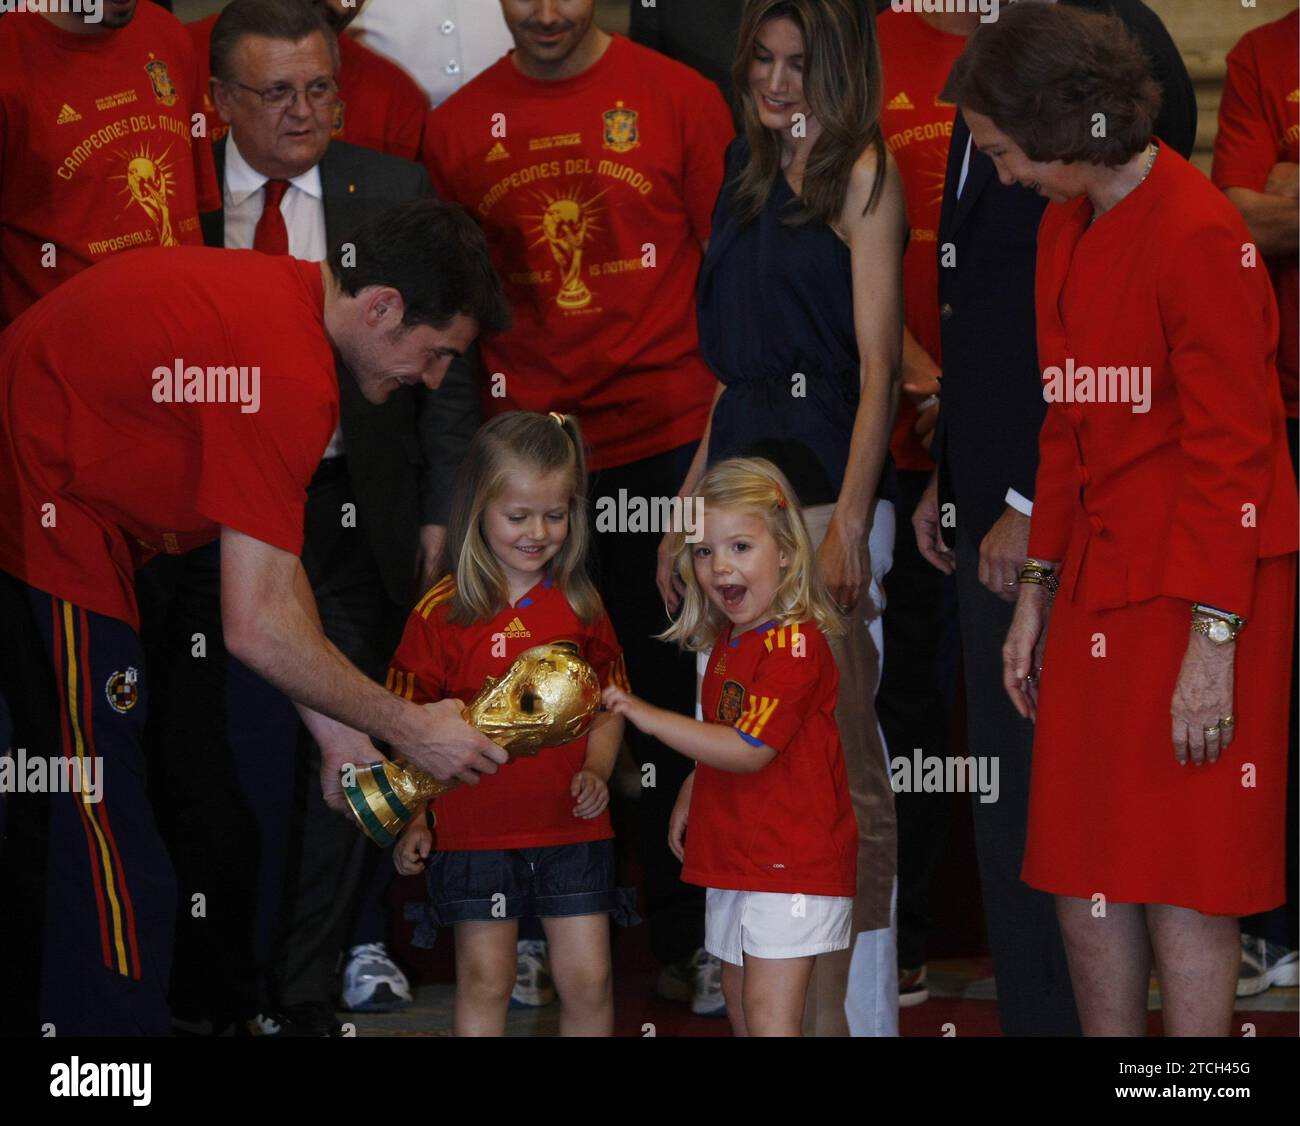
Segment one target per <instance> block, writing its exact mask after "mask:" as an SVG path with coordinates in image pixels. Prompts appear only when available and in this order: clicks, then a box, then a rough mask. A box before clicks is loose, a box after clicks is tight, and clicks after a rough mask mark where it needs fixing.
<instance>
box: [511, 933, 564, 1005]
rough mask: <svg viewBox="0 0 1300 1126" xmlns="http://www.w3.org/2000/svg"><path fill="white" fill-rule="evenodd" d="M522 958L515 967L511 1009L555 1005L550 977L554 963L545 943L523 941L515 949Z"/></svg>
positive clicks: (543, 940) (517, 955)
mask: <svg viewBox="0 0 1300 1126" xmlns="http://www.w3.org/2000/svg"><path fill="white" fill-rule="evenodd" d="M515 953H516V957H517V958H518V959H519V961H518V964H517V966H516V968H515V987H514V989H513V990H512V991H511V993H510V1007H511V1008H512V1009H543V1008H545V1007H546V1006H547V1005H550V1004H554V1002H555V997H556V993H555V982H554V980H553V979H552V978H551V960H550V958H549V957H547V954H546V940H545V939H541V938H525V939H521V940H520V942H519V943H518V945H517V946H516V948H515Z"/></svg>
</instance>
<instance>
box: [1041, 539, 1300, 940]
mask: <svg viewBox="0 0 1300 1126" xmlns="http://www.w3.org/2000/svg"><path fill="white" fill-rule="evenodd" d="M1295 584H1296V557H1295V556H1293V555H1290V556H1283V557H1280V558H1275V559H1266V560H1262V561H1261V562H1260V565H1259V569H1258V571H1257V572H1256V583H1255V605H1254V607H1253V608H1252V612H1251V614H1250V616H1249V617H1248V618H1247V625H1246V628H1245V630H1244V631H1243V632H1242V634H1241V636H1240V637H1239V638H1238V639H1237V641H1236V647H1237V656H1236V667H1235V670H1234V687H1233V692H1234V697H1233V701H1234V702H1233V715H1234V716H1235V717H1236V720H1237V727H1236V737H1235V740H1234V742H1233V744H1232V746H1231V747H1229V748H1228V750H1227V751H1226V752H1225V753H1223V754H1222V755H1220V757H1219V761H1218V762H1217V763H1215V764H1214V765H1212V766H1209V765H1207V766H1193V765H1192V764H1191V763H1189V764H1188V765H1187V766H1179V765H1178V761H1177V760H1176V759H1175V758H1174V748H1173V739H1172V734H1171V729H1172V724H1171V722H1170V712H1169V709H1170V704H1171V702H1172V700H1173V693H1174V685H1175V683H1176V681H1177V679H1178V671H1179V669H1180V668H1181V666H1182V661H1183V654H1184V653H1185V652H1186V650H1187V640H1188V630H1189V626H1190V621H1189V606H1188V603H1187V602H1186V601H1185V600H1183V599H1175V598H1155V599H1151V600H1150V601H1147V602H1141V603H1138V604H1135V605H1131V606H1125V607H1122V608H1120V609H1117V610H1102V611H1088V610H1086V609H1085V608H1084V607H1083V606H1082V605H1081V604H1079V603H1074V602H1070V601H1068V600H1066V599H1065V598H1058V599H1057V602H1056V605H1055V607H1054V609H1053V611H1052V617H1051V623H1050V626H1049V629H1048V635H1047V650H1046V653H1045V654H1044V658H1043V674H1042V681H1041V686H1040V694H1039V707H1038V723H1037V730H1036V731H1035V734H1034V760H1033V774H1032V782H1031V785H1030V795H1029V831H1028V839H1027V842H1026V847H1025V862H1024V868H1023V871H1022V872H1021V878H1022V879H1024V881H1025V882H1026V883H1028V884H1030V885H1031V886H1033V887H1036V888H1040V889H1042V890H1043V891H1047V892H1052V893H1053V894H1055V895H1069V896H1077V897H1078V898H1080V899H1091V898H1092V897H1093V896H1095V895H1097V894H1098V893H1100V894H1102V895H1104V896H1105V897H1106V900H1107V901H1108V902H1113V903H1165V904H1170V905H1173V906H1177V907H1190V908H1193V909H1195V910H1197V911H1200V912H1201V913H1202V914H1206V915H1252V914H1255V913H1256V912H1259V911H1267V910H1269V909H1271V908H1273V907H1276V906H1278V905H1279V904H1281V903H1283V902H1284V901H1285V899H1286V888H1285V872H1284V869H1285V855H1286V786H1287V777H1286V773H1287V740H1288V738H1289V735H1288V730H1287V722H1288V717H1289V710H1290V700H1291V688H1292V683H1291V681H1292V672H1291V646H1292V615H1293V613H1294V607H1295ZM1098 634H1100V635H1102V637H1103V638H1104V641H1105V656H1104V657H1103V656H1093V651H1094V649H1095V648H1097V645H1098V638H1097V635H1098ZM1252 766H1253V771H1252V770H1250V769H1249V768H1250V767H1252Z"/></svg>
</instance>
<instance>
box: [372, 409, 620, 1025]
mask: <svg viewBox="0 0 1300 1126" xmlns="http://www.w3.org/2000/svg"><path fill="white" fill-rule="evenodd" d="M585 492H586V468H585V459H584V456H583V445H582V434H581V432H580V431H579V429H578V425H577V422H576V420H574V419H573V418H571V417H570V418H565V417H563V416H561V415H555V414H553V415H549V416H548V415H543V414H533V413H528V412H512V413H509V414H503V415H498V416H497V417H496V418H494V419H492V420H491V421H490V422H488V423H487V424H486V425H484V426H483V427H482V429H480V430H479V432H478V434H477V435H476V436H475V438H474V440H473V442H472V443H471V445H470V449H469V452H468V454H467V456H466V460H465V464H464V466H463V467H462V470H461V474H460V478H459V481H458V485H457V492H456V496H455V498H454V501H453V505H452V511H451V517H450V520H449V521H448V527H447V544H446V547H445V549H444V558H443V563H444V569H445V570H446V571H447V572H448V573H447V575H446V577H445V578H443V579H442V580H441V581H440V582H438V583H437V584H436V585H435V586H434V587H433V588H432V589H431V590H430V591H429V592H428V593H427V594H426V595H425V596H424V598H423V599H422V600H421V601H420V602H419V603H418V604H417V605H416V607H415V609H414V611H413V612H412V614H411V618H410V621H409V622H408V624H407V627H406V632H405V634H404V635H403V638H402V643H401V645H400V646H399V648H398V650H397V653H396V655H395V657H394V658H393V664H392V668H391V670H390V672H389V678H388V682H389V687H390V688H391V689H392V690H393V691H395V692H399V693H401V694H403V695H405V696H406V697H407V698H408V699H413V700H415V701H416V702H420V703H422V702H430V701H437V700H442V699H449V698H452V699H458V700H461V701H468V700H470V699H472V698H473V697H474V695H475V694H476V693H477V692H478V690H479V688H480V687H481V686H482V684H483V681H484V678H485V677H487V676H496V677H499V676H501V675H502V674H503V673H504V672H505V671H506V670H507V669H508V668H509V667H510V665H511V663H512V662H513V661H514V659H515V658H516V657H517V656H518V655H519V654H520V653H522V652H523V651H524V650H525V649H530V648H532V647H533V646H535V645H541V644H544V643H546V642H548V641H557V640H566V639H567V640H570V641H574V642H577V644H578V645H579V647H580V649H581V651H582V654H583V656H584V657H585V658H586V659H587V660H588V661H589V662H590V663H591V665H592V667H593V668H595V670H596V673H597V675H598V676H599V678H600V682H601V685H602V687H605V686H611V687H612V686H616V685H617V686H626V679H625V677H624V674H623V658H622V651H621V649H620V648H619V644H618V639H617V638H616V637H615V635H614V631H613V627H612V626H611V625H610V623H609V619H608V617H607V616H606V614H605V610H604V607H603V606H602V605H601V601H600V597H599V595H598V594H597V593H596V590H595V588H594V587H593V586H592V584H591V581H590V579H589V578H588V577H587V573H586V569H585V561H586V554H587V549H588V545H589V536H590V533H589V531H588V521H587V501H586V496H585ZM622 733H623V721H622V720H621V719H619V718H618V717H616V716H614V715H611V714H610V713H608V712H602V713H601V714H599V715H598V716H597V718H596V720H595V722H594V723H593V724H592V726H591V729H590V731H589V732H588V734H587V736H586V737H585V738H584V739H579V740H576V741H574V742H572V743H569V744H566V745H565V746H562V747H550V748H547V749H545V750H543V751H542V752H541V753H540V754H539V755H538V756H537V757H536V758H521V759H518V760H516V761H514V762H512V763H509V764H507V765H506V766H504V767H502V768H501V770H500V771H498V772H497V773H496V774H493V775H488V776H485V777H484V778H482V779H481V781H480V782H479V783H478V785H476V786H463V787H460V788H458V789H455V790H452V791H451V792H450V793H447V794H444V795H442V796H441V797H439V798H437V799H436V800H435V802H434V803H433V813H434V814H435V815H436V816H435V817H433V818H426V816H425V811H421V813H420V814H418V815H417V816H416V817H415V818H413V819H412V821H411V822H410V824H409V825H408V826H407V828H406V829H405V830H404V832H403V833H402V836H401V838H400V839H399V840H398V842H397V845H396V848H395V849H394V862H395V863H396V865H397V868H398V870H399V871H400V872H403V873H405V874H408V875H409V874H413V873H416V872H420V871H423V872H424V873H425V880H426V885H427V888H428V895H429V904H428V914H429V916H430V921H431V922H432V923H433V924H434V925H441V926H450V927H452V929H453V931H454V933H455V940H456V1004H455V1032H456V1035H458V1036H473V1035H489V1036H490V1035H501V1034H502V1033H503V1032H504V1031H505V1021H506V1009H507V1007H508V1005H509V1001H510V993H511V990H512V988H513V986H514V984H515V974H516V939H517V936H518V920H519V918H520V917H521V916H523V915H526V914H535V915H537V916H539V917H540V918H541V921H542V927H543V929H544V931H545V933H546V937H547V940H548V943H549V946H550V961H551V972H552V975H553V977H554V979H555V986H556V990H557V992H558V993H559V997H560V1005H561V1009H560V1033H561V1035H573V1036H607V1035H609V1034H610V1032H611V1031H612V1026H613V999H612V992H611V974H610V955H609V912H610V910H611V909H612V908H613V907H614V903H615V898H614V858H613V841H612V837H613V835H614V834H613V830H612V828H611V825H610V820H609V814H608V811H607V807H608V805H609V792H608V788H607V783H608V780H609V776H610V773H611V772H612V770H613V768H614V760H615V756H616V755H617V753H618V746H619V742H620V740H621V739H622Z"/></svg>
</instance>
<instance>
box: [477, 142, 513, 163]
mask: <svg viewBox="0 0 1300 1126" xmlns="http://www.w3.org/2000/svg"><path fill="white" fill-rule="evenodd" d="M509 157H510V154H509V153H508V152H507V151H506V147H505V145H503V144H502V143H501V142H500V141H498V142H497V143H496V144H495V145H493V146H492V147H491V148H490V149H488V154H487V156H485V157H484V158H483V159H484V160H485V161H492V160H508V159H509Z"/></svg>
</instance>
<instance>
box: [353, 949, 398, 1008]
mask: <svg viewBox="0 0 1300 1126" xmlns="http://www.w3.org/2000/svg"><path fill="white" fill-rule="evenodd" d="M341 1000H342V1003H343V1008H345V1009H347V1010H348V1012H351V1013H391V1012H394V1011H395V1010H397V1009H405V1008H406V1007H407V1006H408V1005H410V1004H411V983H410V982H409V981H408V980H407V978H406V974H404V973H402V971H401V970H400V969H398V967H397V964H396V963H395V962H394V961H393V959H392V958H391V957H390V956H389V954H388V947H387V946H385V945H384V944H383V943H382V942H366V943H362V944H361V945H360V946H354V947H352V949H351V950H349V951H348V952H347V956H346V958H345V960H344V964H343V988H342V997H341Z"/></svg>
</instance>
